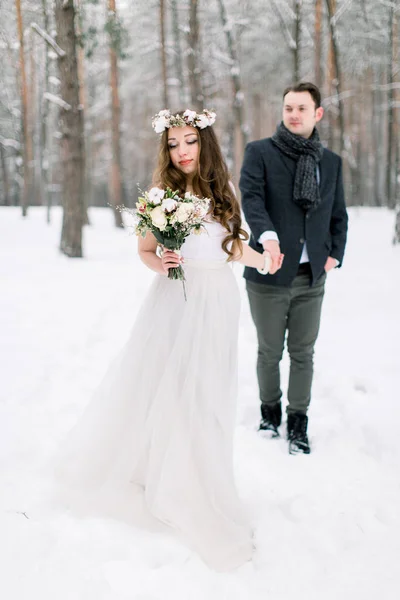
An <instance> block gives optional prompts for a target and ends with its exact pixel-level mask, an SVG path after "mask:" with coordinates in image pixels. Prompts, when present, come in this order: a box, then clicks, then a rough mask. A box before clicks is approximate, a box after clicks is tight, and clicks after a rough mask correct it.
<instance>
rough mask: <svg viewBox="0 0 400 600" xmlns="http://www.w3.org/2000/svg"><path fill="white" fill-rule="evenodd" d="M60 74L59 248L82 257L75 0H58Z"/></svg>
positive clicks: (81, 155) (81, 151)
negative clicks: (60, 191)
mask: <svg viewBox="0 0 400 600" xmlns="http://www.w3.org/2000/svg"><path fill="white" fill-rule="evenodd" d="M55 21H56V29H57V43H58V45H59V46H60V47H61V48H62V52H61V54H58V59H57V60H58V67H59V74H60V82H61V83H60V94H61V98H60V99H59V105H60V126H61V140H60V141H61V164H62V193H63V209H64V210H63V224H62V231H61V243H60V249H61V251H62V252H64V254H66V255H67V256H69V257H77V258H80V257H82V228H83V217H84V202H83V194H84V172H85V167H84V158H85V155H84V144H83V141H84V133H83V114H82V110H81V104H80V99H79V78H78V60H77V38H76V30H75V7H74V1H73V0H55Z"/></svg>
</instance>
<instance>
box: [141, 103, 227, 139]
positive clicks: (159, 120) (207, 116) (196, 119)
mask: <svg viewBox="0 0 400 600" xmlns="http://www.w3.org/2000/svg"><path fill="white" fill-rule="evenodd" d="M216 116H217V115H216V114H215V112H213V111H211V110H206V109H204V110H203V112H201V113H197V112H196V111H194V110H189V109H187V110H185V112H184V113H183V115H180V114H179V113H177V114H176V115H171V113H170V112H169V110H167V109H166V110H160V112H159V113H158V114H157V115H155V117H154V118H153V120H152V122H151V125H152V127H153V129H154V131H155V132H156V133H162V132H163V131H164V130H165V129H169V127H185V126H186V125H191V126H192V127H198V128H199V129H204V128H205V127H210V126H211V125H213V124H214V123H215V118H216Z"/></svg>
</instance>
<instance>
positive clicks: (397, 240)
mask: <svg viewBox="0 0 400 600" xmlns="http://www.w3.org/2000/svg"><path fill="white" fill-rule="evenodd" d="M395 244H400V208H398V209H397V213H396V220H395V224H394V235H393V245H395Z"/></svg>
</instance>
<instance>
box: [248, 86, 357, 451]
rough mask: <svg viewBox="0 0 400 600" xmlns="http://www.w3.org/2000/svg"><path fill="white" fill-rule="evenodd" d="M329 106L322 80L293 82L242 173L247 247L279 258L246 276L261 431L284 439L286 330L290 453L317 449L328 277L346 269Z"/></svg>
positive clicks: (338, 170) (341, 201) (343, 219)
mask: <svg viewBox="0 0 400 600" xmlns="http://www.w3.org/2000/svg"><path fill="white" fill-rule="evenodd" d="M323 112H324V111H323V108H322V107H321V94H320V91H319V90H318V88H317V87H316V86H315V85H313V84H312V83H300V84H298V85H293V86H291V87H289V88H287V89H286V90H285V91H284V94H283V121H282V123H281V124H280V125H279V126H278V128H277V130H276V132H275V134H274V135H273V136H272V137H271V138H267V139H263V140H259V141H256V142H251V143H250V144H248V145H247V147H246V151H245V157H244V162H243V167H242V171H241V177H240V190H241V193H242V205H243V211H244V214H245V217H246V220H247V223H248V225H249V227H250V229H251V233H252V235H251V239H250V246H252V247H253V248H255V249H257V250H258V251H259V252H262V250H263V249H264V250H268V251H269V252H270V253H271V257H272V266H271V268H270V274H269V275H260V274H258V273H257V271H256V270H255V269H249V268H246V269H245V272H244V277H245V279H246V280H247V281H246V287H247V293H248V297H249V302H250V310H251V314H252V318H253V321H254V324H255V326H256V329H257V336H258V359H257V376H258V384H259V390H260V399H261V424H260V430H262V431H265V432H269V434H270V435H271V436H272V437H277V436H279V431H278V427H279V426H280V424H281V419H282V408H281V396H282V392H281V387H280V371H279V363H280V361H281V358H282V353H283V348H284V341H285V336H286V335H287V349H288V352H289V355H290V376H289V388H288V406H287V437H288V440H289V452H290V453H296V452H303V453H305V454H309V453H310V445H309V441H308V436H307V426H308V417H307V409H308V407H309V404H310V400H311V384H312V379H313V354H314V344H315V342H316V340H317V336H318V330H319V324H320V317H321V307H322V300H323V296H324V288H325V280H326V277H327V273H329V271H331V270H332V269H334V268H335V267H340V266H341V263H342V260H343V255H344V250H345V245H346V235H347V213H346V207H345V202H344V194H343V180H342V161H341V158H340V157H339V156H337V155H336V154H334V153H333V152H331V151H330V150H327V149H326V148H323V146H322V144H321V142H320V140H319V135H318V131H317V129H316V124H317V123H318V122H319V121H320V120H321V119H322V116H323ZM281 252H282V253H283V254H284V256H285V258H284V261H283V264H282V267H281V268H280V262H279V256H280V254H281Z"/></svg>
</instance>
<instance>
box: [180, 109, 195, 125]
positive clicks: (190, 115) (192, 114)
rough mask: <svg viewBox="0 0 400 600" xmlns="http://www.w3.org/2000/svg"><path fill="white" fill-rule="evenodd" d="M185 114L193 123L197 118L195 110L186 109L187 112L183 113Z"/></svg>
mask: <svg viewBox="0 0 400 600" xmlns="http://www.w3.org/2000/svg"><path fill="white" fill-rule="evenodd" d="M183 116H184V117H186V118H187V120H188V121H189V123H193V121H194V120H195V118H196V111H195V110H189V109H187V110H185V112H184V113H183Z"/></svg>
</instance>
